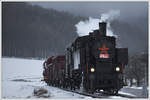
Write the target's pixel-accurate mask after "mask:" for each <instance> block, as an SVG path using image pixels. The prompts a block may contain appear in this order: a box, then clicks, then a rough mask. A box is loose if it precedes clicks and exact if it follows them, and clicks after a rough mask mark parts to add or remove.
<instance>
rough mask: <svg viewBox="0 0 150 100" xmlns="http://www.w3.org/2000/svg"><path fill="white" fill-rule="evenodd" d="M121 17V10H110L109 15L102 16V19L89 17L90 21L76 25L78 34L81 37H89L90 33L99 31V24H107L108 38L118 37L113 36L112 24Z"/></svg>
mask: <svg viewBox="0 0 150 100" xmlns="http://www.w3.org/2000/svg"><path fill="white" fill-rule="evenodd" d="M119 16H120V11H119V10H110V11H109V12H107V13H103V14H101V18H100V19H96V18H92V17H89V20H86V21H80V22H79V23H78V24H76V25H75V27H76V29H77V33H78V35H79V36H85V35H89V32H92V31H93V30H96V29H99V22H107V33H106V35H107V36H115V37H117V35H114V34H113V31H112V30H111V26H110V23H111V21H113V20H114V19H117V18H118V17H119Z"/></svg>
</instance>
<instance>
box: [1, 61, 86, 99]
mask: <svg viewBox="0 0 150 100" xmlns="http://www.w3.org/2000/svg"><path fill="white" fill-rule="evenodd" d="M42 63H43V60H33V59H19V58H2V98H39V96H34V90H36V89H38V88H43V89H45V90H47V91H48V92H47V94H46V97H48V98H88V97H86V96H82V95H78V94H76V93H72V92H66V91H63V90H61V89H58V88H55V87H50V86H47V85H46V84H45V83H44V82H43V81H41V79H42V71H43V68H42ZM43 97H44V96H43Z"/></svg>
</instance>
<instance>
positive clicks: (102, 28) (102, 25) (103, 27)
mask: <svg viewBox="0 0 150 100" xmlns="http://www.w3.org/2000/svg"><path fill="white" fill-rule="evenodd" d="M106 25H107V24H106V22H101V23H99V33H100V35H102V36H106Z"/></svg>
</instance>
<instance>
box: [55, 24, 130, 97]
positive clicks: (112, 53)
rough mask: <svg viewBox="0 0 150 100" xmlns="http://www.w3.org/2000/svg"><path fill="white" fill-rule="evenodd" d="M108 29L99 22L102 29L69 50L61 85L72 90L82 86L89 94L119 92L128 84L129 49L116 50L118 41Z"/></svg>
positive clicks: (80, 38)
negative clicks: (124, 82)
mask: <svg viewBox="0 0 150 100" xmlns="http://www.w3.org/2000/svg"><path fill="white" fill-rule="evenodd" d="M106 26H107V24H106V23H105V22H101V23H99V29H98V30H94V31H93V32H91V33H89V35H86V36H82V37H78V38H77V39H76V40H75V41H74V42H73V43H72V44H71V45H70V46H69V47H68V48H67V49H66V54H65V56H66V59H65V60H64V61H65V62H66V65H63V66H64V67H62V68H64V69H63V70H65V71H64V77H63V78H61V79H62V81H61V82H59V83H57V84H60V83H61V84H62V86H63V87H68V86H69V87H70V88H71V89H76V88H81V87H82V88H83V90H85V91H87V92H94V91H99V90H103V91H107V92H111V93H115V94H116V93H118V90H120V89H121V88H122V87H123V85H124V84H123V70H124V67H125V65H127V63H128V49H127V48H116V38H115V37H113V36H106ZM53 67H54V66H53ZM54 73H57V71H56V72H54ZM58 76H59V75H58ZM55 79H58V78H55Z"/></svg>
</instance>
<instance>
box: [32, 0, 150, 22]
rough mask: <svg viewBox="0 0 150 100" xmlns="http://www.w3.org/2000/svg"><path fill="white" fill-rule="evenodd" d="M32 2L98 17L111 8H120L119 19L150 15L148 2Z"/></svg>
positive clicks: (76, 13)
mask: <svg viewBox="0 0 150 100" xmlns="http://www.w3.org/2000/svg"><path fill="white" fill-rule="evenodd" d="M32 4H36V5H40V6H42V7H45V8H53V9H56V10H59V11H67V12H70V13H72V14H75V15H81V16H91V17H96V18H99V17H100V14H101V13H104V12H108V11H109V10H120V17H119V19H123V20H127V19H128V20H130V19H134V18H139V17H145V16H148V2H34V3H32Z"/></svg>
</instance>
